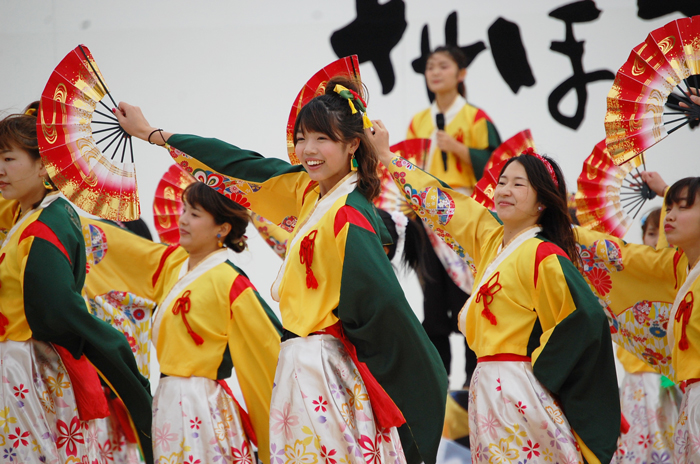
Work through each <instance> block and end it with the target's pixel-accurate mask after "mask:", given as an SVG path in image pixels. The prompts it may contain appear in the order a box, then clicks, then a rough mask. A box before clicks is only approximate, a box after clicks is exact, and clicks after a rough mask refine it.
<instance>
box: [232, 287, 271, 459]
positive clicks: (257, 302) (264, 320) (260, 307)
mask: <svg viewBox="0 0 700 464" xmlns="http://www.w3.org/2000/svg"><path fill="white" fill-rule="evenodd" d="M231 298H234V300H233V302H232V303H231V323H230V325H229V350H230V353H231V359H232V361H233V365H234V367H235V368H236V376H237V378H238V382H239V384H240V386H241V391H242V392H243V397H244V398H245V403H246V406H247V408H248V415H249V416H250V420H251V422H252V423H253V428H254V429H255V434H256V435H257V438H258V452H259V453H260V459H261V460H262V462H263V463H269V461H270V456H269V446H270V440H269V427H270V401H271V398H272V385H273V383H274V380H275V369H276V368H277V358H278V357H279V351H280V334H279V332H278V331H277V329H276V327H275V324H274V323H273V321H276V318H275V317H274V314H273V313H272V312H271V311H270V309H269V308H268V307H267V305H266V304H265V303H264V301H263V300H262V299H261V298H260V296H259V295H258V294H257V292H256V291H255V288H254V287H253V286H252V285H251V284H250V281H248V279H247V278H246V277H245V276H243V275H239V276H238V277H237V278H236V280H235V281H234V284H233V287H232V289H231Z"/></svg>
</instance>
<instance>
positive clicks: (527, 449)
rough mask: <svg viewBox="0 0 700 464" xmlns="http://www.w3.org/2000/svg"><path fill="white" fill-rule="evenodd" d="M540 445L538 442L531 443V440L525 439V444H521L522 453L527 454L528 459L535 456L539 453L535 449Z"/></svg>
mask: <svg viewBox="0 0 700 464" xmlns="http://www.w3.org/2000/svg"><path fill="white" fill-rule="evenodd" d="M539 447H540V444H539V443H534V444H533V443H532V440H528V441H527V445H525V446H523V453H526V454H527V458H528V459H532V457H533V456H535V457H537V456H539V455H540V452H539V451H537V448H539Z"/></svg>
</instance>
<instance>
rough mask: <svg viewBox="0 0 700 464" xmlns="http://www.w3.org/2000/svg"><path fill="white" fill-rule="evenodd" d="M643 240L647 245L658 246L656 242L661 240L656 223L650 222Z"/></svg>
mask: <svg viewBox="0 0 700 464" xmlns="http://www.w3.org/2000/svg"><path fill="white" fill-rule="evenodd" d="M642 241H643V242H644V244H645V245H649V246H651V247H654V248H656V244H657V243H658V242H659V228H658V227H657V226H656V225H655V224H648V225H647V229H646V230H645V231H644V236H643V237H642Z"/></svg>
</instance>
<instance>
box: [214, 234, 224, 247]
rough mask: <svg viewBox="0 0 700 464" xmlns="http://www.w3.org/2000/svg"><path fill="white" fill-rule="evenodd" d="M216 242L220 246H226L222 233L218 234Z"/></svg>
mask: <svg viewBox="0 0 700 464" xmlns="http://www.w3.org/2000/svg"><path fill="white" fill-rule="evenodd" d="M216 242H217V245H219V248H222V247H223V246H224V243H223V242H222V241H221V234H216Z"/></svg>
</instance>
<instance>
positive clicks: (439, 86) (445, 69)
mask: <svg viewBox="0 0 700 464" xmlns="http://www.w3.org/2000/svg"><path fill="white" fill-rule="evenodd" d="M466 74H467V70H466V69H462V70H460V69H459V67H458V66H457V63H455V61H454V60H453V59H452V58H451V57H450V55H448V54H447V53H444V52H438V53H433V54H432V55H431V56H430V58H428V62H427V63H426V65H425V81H426V83H427V84H428V89H430V91H431V92H433V93H435V94H441V93H447V92H453V91H455V90H457V85H458V84H459V83H460V82H462V81H464V77H465V76H466Z"/></svg>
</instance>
